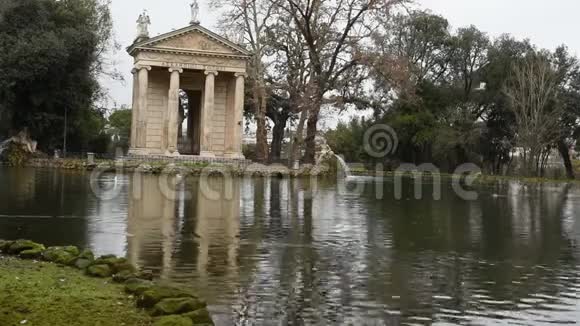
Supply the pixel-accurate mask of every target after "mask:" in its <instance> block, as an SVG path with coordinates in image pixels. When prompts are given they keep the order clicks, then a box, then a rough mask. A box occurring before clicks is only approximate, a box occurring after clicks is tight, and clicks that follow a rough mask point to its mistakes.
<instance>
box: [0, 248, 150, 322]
mask: <svg viewBox="0 0 580 326" xmlns="http://www.w3.org/2000/svg"><path fill="white" fill-rule="evenodd" d="M0 325H3V326H12V325H35V326H36V325H38V326H42V325H46V326H57V325H87V326H88V325H90V326H93V325H95V326H96V325H100V326H108V325H110V326H119V325H151V318H150V317H149V316H148V315H147V313H146V312H145V311H144V310H142V309H138V308H135V304H134V299H133V298H132V297H131V296H129V295H127V294H125V293H124V291H123V286H121V285H118V284H113V283H111V282H110V281H108V280H104V279H97V278H90V277H87V276H84V275H83V274H82V273H80V272H79V271H78V270H76V269H74V268H70V267H58V266H57V265H55V264H52V263H47V262H37V261H32V260H20V259H17V258H12V257H0Z"/></svg>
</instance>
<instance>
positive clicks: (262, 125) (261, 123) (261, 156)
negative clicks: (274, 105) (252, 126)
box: [254, 86, 268, 163]
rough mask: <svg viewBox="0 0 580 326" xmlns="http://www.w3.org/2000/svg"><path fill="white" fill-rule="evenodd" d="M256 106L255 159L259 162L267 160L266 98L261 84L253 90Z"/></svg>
mask: <svg viewBox="0 0 580 326" xmlns="http://www.w3.org/2000/svg"><path fill="white" fill-rule="evenodd" d="M254 95H255V100H256V102H255V106H256V124H257V130H256V160H257V161H258V162H261V163H265V162H267V161H268V131H267V130H266V110H267V99H266V90H265V89H264V87H263V86H258V87H256V89H255V91H254Z"/></svg>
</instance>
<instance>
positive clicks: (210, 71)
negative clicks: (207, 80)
mask: <svg viewBox="0 0 580 326" xmlns="http://www.w3.org/2000/svg"><path fill="white" fill-rule="evenodd" d="M204 73H205V75H206V76H207V75H214V76H217V75H219V72H218V71H217V70H206V71H204Z"/></svg>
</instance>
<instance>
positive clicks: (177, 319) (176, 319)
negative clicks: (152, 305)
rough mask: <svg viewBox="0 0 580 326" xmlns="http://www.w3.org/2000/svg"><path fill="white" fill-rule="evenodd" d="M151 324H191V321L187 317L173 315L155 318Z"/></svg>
mask: <svg viewBox="0 0 580 326" xmlns="http://www.w3.org/2000/svg"><path fill="white" fill-rule="evenodd" d="M153 326H193V322H192V321H191V319H189V318H187V317H184V316H179V315H173V316H165V317H161V318H159V319H157V321H156V322H155V323H154V324H153Z"/></svg>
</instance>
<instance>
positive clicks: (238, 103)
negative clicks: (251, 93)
mask: <svg viewBox="0 0 580 326" xmlns="http://www.w3.org/2000/svg"><path fill="white" fill-rule="evenodd" d="M235 77H236V89H235V93H234V119H232V124H233V125H232V126H228V127H229V128H232V130H233V132H232V139H231V144H232V147H233V153H231V154H229V155H228V157H231V158H238V159H245V157H244V154H243V152H242V136H243V129H242V125H243V116H244V92H245V90H244V87H245V77H246V74H245V73H236V74H235Z"/></svg>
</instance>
